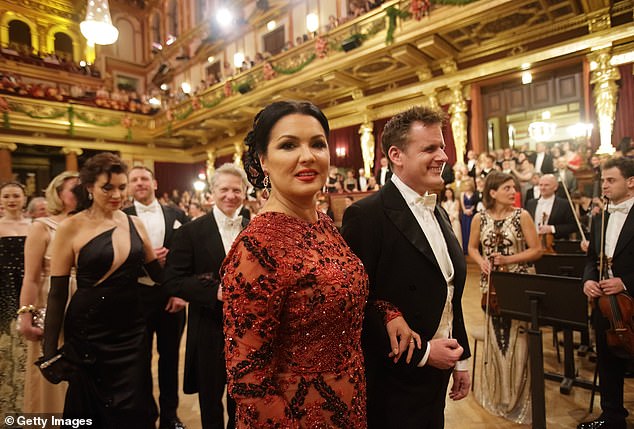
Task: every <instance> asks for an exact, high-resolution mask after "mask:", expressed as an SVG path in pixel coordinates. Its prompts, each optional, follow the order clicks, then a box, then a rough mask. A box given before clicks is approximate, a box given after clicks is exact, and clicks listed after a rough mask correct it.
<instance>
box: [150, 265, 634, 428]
mask: <svg viewBox="0 0 634 429" xmlns="http://www.w3.org/2000/svg"><path fill="white" fill-rule="evenodd" d="M478 276H479V271H478V268H477V266H476V265H474V264H469V271H468V276H467V285H466V287H465V293H464V297H463V307H464V315H465V321H466V323H467V331H469V330H470V329H472V328H475V327H478V326H483V324H484V318H483V315H482V310H481V309H480V290H479V287H478ZM543 332H544V367H545V368H546V370H548V371H553V372H563V369H561V366H560V365H559V364H558V363H557V358H556V353H555V349H554V347H553V346H552V333H551V330H550V329H549V328H544V329H543ZM471 349H472V350H473V344H472V345H471ZM480 350H482V349H480ZM480 350H479V351H478V352H479V353H480ZM184 355H185V338H183V341H182V343H181V371H180V374H181V382H182V374H183V372H182V366H183V359H184ZM478 358H481V356H478ZM156 365H157V363H156V356H155V358H154V361H153V370H154V376H155V380H154V386H155V397H158V391H157V387H156V386H157V379H156V373H157V371H156ZM575 365H576V368H578V370H579V373H580V376H581V377H583V378H585V379H588V380H591V379H592V375H593V371H594V364H593V363H591V362H589V361H588V359H587V358H580V357H575ZM477 376H478V374H476V377H477ZM447 401H448V402H447V407H446V412H445V415H446V424H445V427H446V428H447V429H453V428H460V429H463V428H464V429H466V428H468V429H511V428H528V427H529V426H526V425H518V424H514V423H511V422H508V421H506V420H504V419H502V418H500V417H496V416H492V415H490V414H489V413H488V412H486V411H484V410H483V409H482V408H481V407H480V406H479V405H478V403H477V402H476V401H475V399H474V398H473V397H472V396H471V395H470V396H468V397H467V398H465V399H463V400H462V401H458V402H454V401H452V400H451V399H449V398H448V399H447ZM589 403H590V391H589V390H585V389H581V388H579V387H575V388H573V390H572V393H571V394H570V395H562V394H560V393H559V384H558V383H556V382H553V381H546V418H547V424H548V428H549V429H568V428H575V427H576V425H577V424H578V423H579V422H581V421H585V420H589V419H591V418H595V417H597V416H598V415H599V413H600V409H599V395H598V393H597V396H596V399H595V406H594V413H593V414H589V413H588V406H589ZM625 407H626V408H627V409H628V410H630V413H632V414H634V379H626V381H625ZM179 416H180V418H181V420H182V421H183V422H184V423H185V424H186V425H187V427H188V429H200V427H201V426H200V416H199V408H198V397H197V395H185V394H183V393H182V392H181V395H180V405H179ZM628 424H629V426H628V427H629V428H632V429H634V416H633V415H630V417H629V419H628Z"/></svg>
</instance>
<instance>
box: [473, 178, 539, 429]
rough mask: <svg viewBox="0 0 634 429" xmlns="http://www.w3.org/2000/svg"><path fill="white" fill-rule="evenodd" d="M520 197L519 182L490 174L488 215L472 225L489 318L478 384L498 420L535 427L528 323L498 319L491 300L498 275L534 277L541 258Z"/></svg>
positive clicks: (486, 188)
mask: <svg viewBox="0 0 634 429" xmlns="http://www.w3.org/2000/svg"><path fill="white" fill-rule="evenodd" d="M515 191H516V189H515V181H514V178H513V176H511V175H510V174H506V173H502V172H499V171H493V172H491V173H489V174H488V175H487V177H486V180H485V182H484V191H483V197H484V207H485V210H484V211H483V212H481V213H477V214H476V215H475V216H474V218H473V222H472V224H471V234H470V236H469V256H471V258H473V259H474V260H475V261H476V263H477V264H478V265H479V266H480V270H481V271H482V276H481V280H480V288H481V290H482V292H483V297H485V299H483V301H484V304H485V305H484V307H485V308H484V311H485V315H486V317H485V319H486V320H485V324H486V326H485V329H486V331H485V341H484V343H485V344H484V346H485V358H484V359H482V360H480V362H482V363H483V365H482V367H481V368H480V371H479V372H480V374H482V376H481V377H479V378H476V384H475V385H474V393H475V396H476V399H477V400H478V402H479V403H480V404H481V405H482V406H483V407H484V408H485V409H486V410H487V411H489V412H491V413H492V414H495V415H500V416H502V417H504V418H506V419H508V420H511V421H514V422H516V423H521V424H529V423H530V422H531V415H530V410H531V407H530V406H529V405H528V404H529V401H530V383H529V382H528V364H527V360H528V349H527V347H528V341H527V337H526V329H525V325H526V323H525V322H519V321H517V320H511V319H509V318H507V317H502V316H499V315H498V314H497V312H496V311H495V300H494V299H492V298H491V297H492V296H493V293H494V285H492V284H491V282H490V273H491V271H492V270H504V271H510V272H515V273H528V272H529V270H530V269H531V267H530V265H529V263H530V262H532V261H534V260H535V259H538V258H539V257H540V255H541V250H540V244H539V239H538V238H537V232H536V229H535V225H534V224H533V221H532V220H531V217H530V215H529V214H528V213H527V212H526V211H525V210H522V209H519V208H515V207H513V204H514V202H515ZM480 248H482V253H480V250H479V249H480ZM487 303H488V304H487ZM485 361H486V362H487V364H486V365H484V362H485Z"/></svg>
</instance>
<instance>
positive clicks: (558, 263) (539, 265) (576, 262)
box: [535, 253, 586, 279]
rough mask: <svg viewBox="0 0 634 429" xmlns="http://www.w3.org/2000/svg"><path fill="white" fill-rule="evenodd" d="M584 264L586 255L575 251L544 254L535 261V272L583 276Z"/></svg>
mask: <svg viewBox="0 0 634 429" xmlns="http://www.w3.org/2000/svg"><path fill="white" fill-rule="evenodd" d="M585 265H586V256H585V255H583V254H579V253H577V254H575V253H555V254H550V253H549V254H544V255H542V257H541V258H539V259H538V260H537V261H535V271H537V274H550V275H553V276H564V277H576V278H579V279H581V278H582V277H583V270H584V268H585Z"/></svg>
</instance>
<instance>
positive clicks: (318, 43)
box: [315, 36, 328, 58]
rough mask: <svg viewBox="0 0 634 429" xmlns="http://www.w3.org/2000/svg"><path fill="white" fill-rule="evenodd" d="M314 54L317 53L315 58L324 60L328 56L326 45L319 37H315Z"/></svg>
mask: <svg viewBox="0 0 634 429" xmlns="http://www.w3.org/2000/svg"><path fill="white" fill-rule="evenodd" d="M315 53H317V58H325V57H326V54H328V43H327V42H326V39H324V38H323V37H321V36H317V39H315Z"/></svg>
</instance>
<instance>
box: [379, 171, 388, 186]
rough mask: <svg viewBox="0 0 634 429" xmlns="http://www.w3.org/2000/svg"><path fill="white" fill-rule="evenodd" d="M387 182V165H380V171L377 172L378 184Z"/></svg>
mask: <svg viewBox="0 0 634 429" xmlns="http://www.w3.org/2000/svg"><path fill="white" fill-rule="evenodd" d="M385 182H387V167H381V172H380V173H379V185H381V186H383V185H385Z"/></svg>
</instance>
